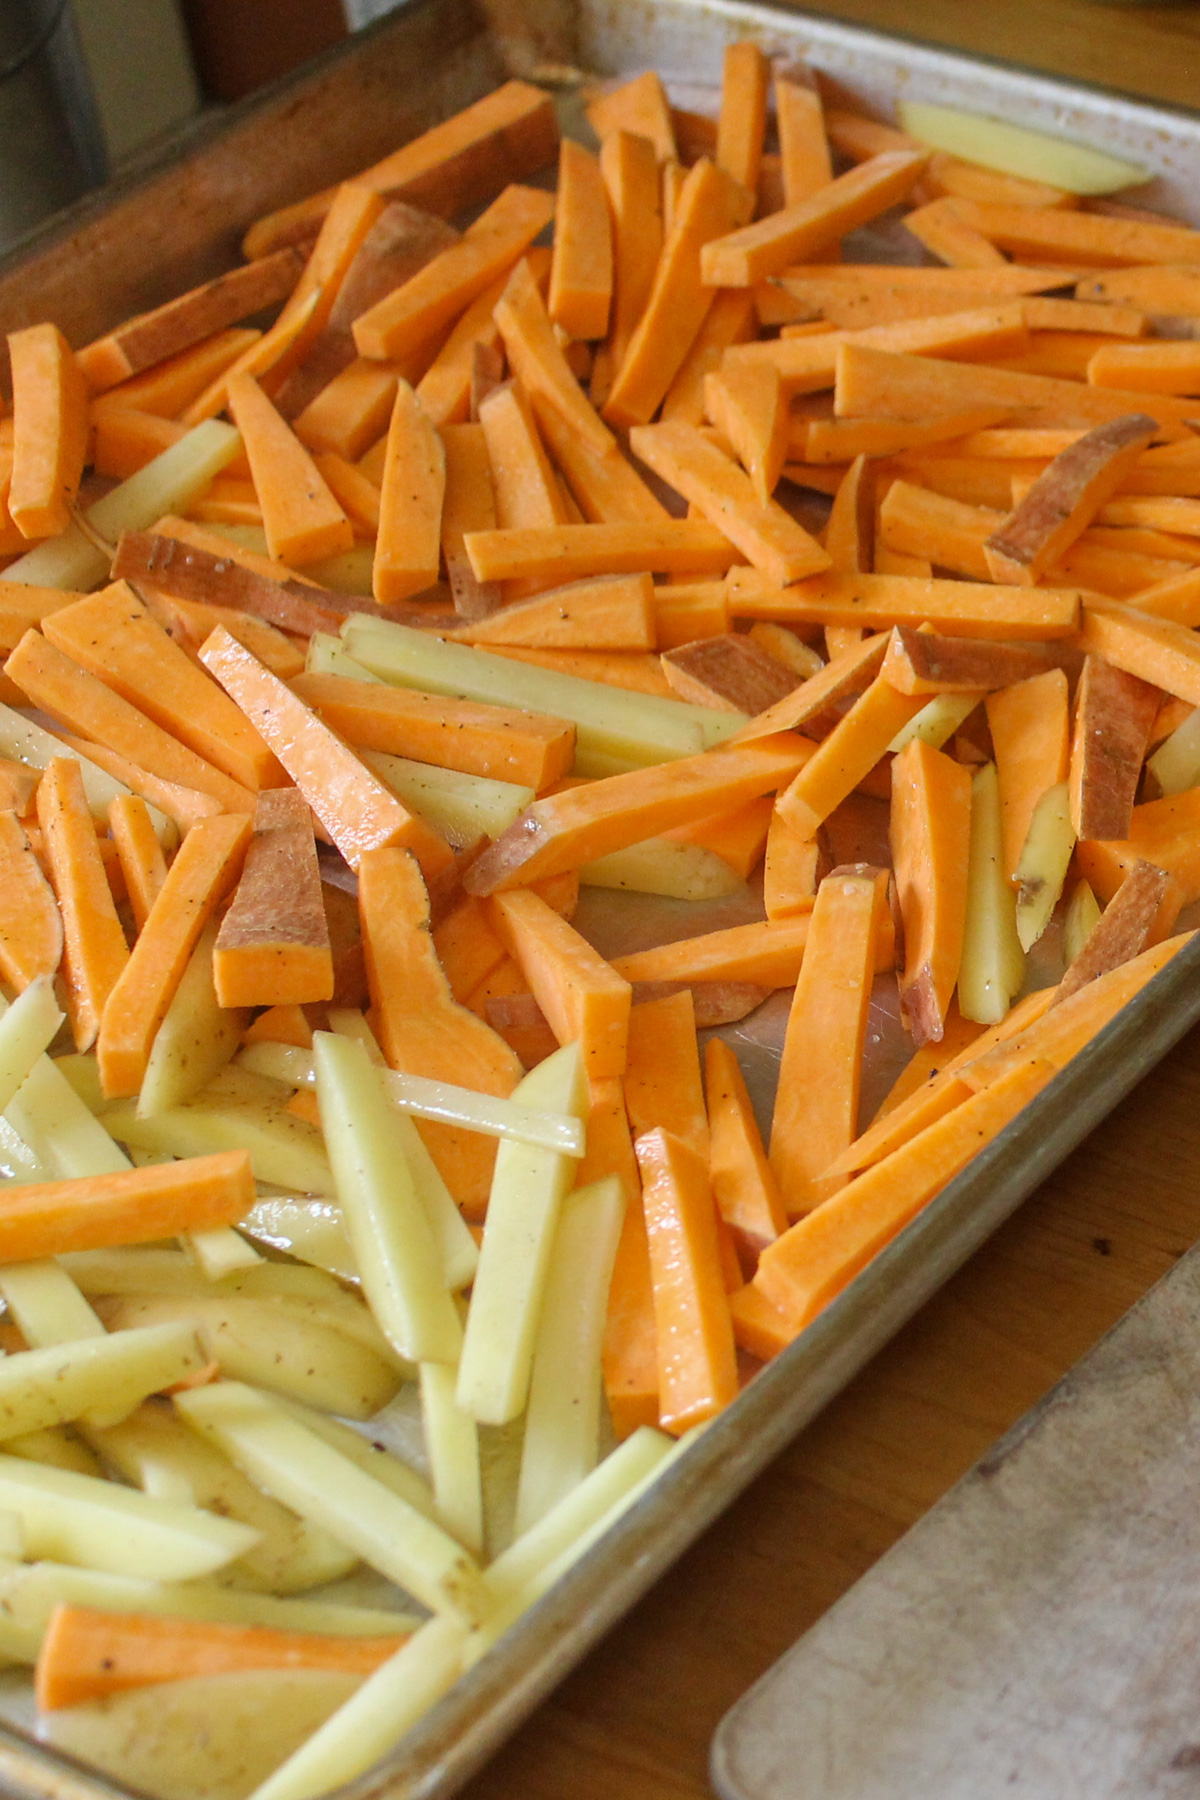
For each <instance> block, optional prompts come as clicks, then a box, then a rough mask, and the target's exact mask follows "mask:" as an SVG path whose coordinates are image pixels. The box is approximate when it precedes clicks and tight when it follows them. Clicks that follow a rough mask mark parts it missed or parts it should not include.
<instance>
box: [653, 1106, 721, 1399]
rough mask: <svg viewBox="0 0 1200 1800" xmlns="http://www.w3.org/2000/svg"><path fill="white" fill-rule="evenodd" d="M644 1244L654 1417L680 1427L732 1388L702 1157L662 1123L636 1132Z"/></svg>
mask: <svg viewBox="0 0 1200 1800" xmlns="http://www.w3.org/2000/svg"><path fill="white" fill-rule="evenodd" d="M634 1148H635V1150H636V1152H637V1158H638V1164H639V1166H640V1168H641V1171H642V1205H643V1208H644V1211H645V1217H646V1231H647V1236H648V1238H649V1245H650V1271H651V1278H652V1281H653V1288H654V1320H655V1335H656V1340H657V1352H658V1380H659V1394H660V1411H659V1423H660V1425H661V1426H662V1427H663V1429H664V1430H665V1431H671V1432H674V1433H676V1434H678V1433H681V1432H683V1431H686V1430H687V1429H688V1428H689V1426H692V1425H697V1424H699V1423H701V1421H702V1420H704V1419H709V1418H712V1417H713V1415H714V1414H715V1413H718V1412H720V1410H721V1408H722V1407H723V1406H725V1405H727V1404H728V1402H729V1401H730V1400H731V1399H732V1398H733V1396H734V1394H736V1392H737V1362H736V1357H735V1355H734V1347H733V1327H732V1323H731V1321H730V1317H729V1303H728V1300H727V1299H726V1294H725V1284H724V1279H723V1275H722V1270H721V1256H720V1249H719V1246H718V1241H717V1211H716V1206H715V1204H714V1201H713V1195H712V1187H711V1185H710V1183H709V1179H708V1168H707V1165H706V1163H705V1162H704V1160H703V1158H702V1157H700V1156H698V1155H697V1154H696V1152H695V1151H694V1150H692V1149H690V1148H689V1147H688V1145H687V1144H685V1143H683V1142H682V1141H681V1140H680V1139H679V1138H676V1137H675V1136H674V1135H673V1134H672V1133H671V1132H668V1131H662V1130H657V1131H651V1132H647V1133H646V1134H645V1135H644V1136H643V1137H640V1138H638V1139H637V1140H636V1142H635V1145H634Z"/></svg>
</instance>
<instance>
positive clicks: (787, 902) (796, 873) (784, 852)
mask: <svg viewBox="0 0 1200 1800" xmlns="http://www.w3.org/2000/svg"><path fill="white" fill-rule="evenodd" d="M828 860H829V859H828V857H827V856H825V855H824V854H823V852H822V849H821V844H820V842H819V840H818V839H817V838H801V837H797V836H796V833H795V832H794V831H793V830H792V828H791V826H790V825H788V824H787V823H786V822H785V821H784V820H783V819H781V818H780V816H779V814H778V813H777V812H773V813H772V815H771V823H770V827H769V829H768V831H767V853H766V860H765V862H764V864H763V906H764V908H765V910H766V914H767V918H768V919H772V920H774V919H794V918H796V917H797V916H798V915H799V914H801V913H807V912H811V911H812V903H813V900H814V899H815V897H816V892H817V883H818V882H819V880H820V879H821V877H822V875H827V874H828V873H829V868H828ZM822 864H824V865H825V866H824V867H823V866H822Z"/></svg>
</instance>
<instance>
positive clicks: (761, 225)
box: [701, 150, 929, 287]
mask: <svg viewBox="0 0 1200 1800" xmlns="http://www.w3.org/2000/svg"><path fill="white" fill-rule="evenodd" d="M928 160H929V159H928V154H927V152H925V151H920V150H916V151H914V150H898V151H885V152H884V154H883V155H881V156H878V157H873V158H872V159H871V161H870V162H866V163H863V164H862V165H861V166H860V167H859V168H857V169H851V170H850V172H849V173H848V174H846V175H839V176H838V177H837V179H836V180H835V181H831V182H830V183H829V185H828V187H825V188H820V189H818V190H817V192H816V193H815V194H813V195H811V196H810V197H809V198H808V199H807V200H802V201H801V202H800V203H799V205H797V206H791V207H788V208H786V209H785V211H783V212H781V213H772V214H770V215H769V216H768V217H767V218H765V219H759V220H758V221H757V222H756V223H755V224H753V225H745V226H743V227H742V228H741V230H739V231H734V232H730V233H727V234H726V235H725V236H724V237H720V238H718V239H717V240H716V241H715V242H713V243H711V244H710V245H708V246H707V247H706V248H705V250H704V251H703V254H702V261H701V268H702V270H703V278H704V280H705V281H706V282H708V283H709V284H710V285H711V286H713V287H750V286H751V285H752V283H754V282H756V281H762V280H764V279H765V278H766V277H767V276H768V275H777V274H778V273H779V272H780V270H782V269H786V268H788V267H789V266H790V265H791V264H793V263H797V262H803V261H804V260H805V259H806V258H812V257H813V256H814V255H816V254H819V252H821V251H822V250H824V249H826V248H827V247H828V246H829V245H830V244H832V243H835V242H836V241H837V239H838V238H840V237H842V236H843V235H844V234H845V233H846V232H847V231H853V230H854V228H855V227H856V226H858V225H865V224H866V222H867V220H868V219H873V218H876V217H877V216H878V215H879V214H880V213H881V212H886V211H887V209H888V207H889V206H894V205H895V204H896V202H897V201H899V200H903V198H904V196H905V195H906V194H907V193H908V192H909V190H910V189H911V188H912V186H913V183H914V182H915V181H916V180H917V178H918V176H919V175H920V173H921V171H922V169H923V168H924V167H925V164H926V162H927V161H928Z"/></svg>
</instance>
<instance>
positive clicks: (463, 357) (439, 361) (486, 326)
mask: <svg viewBox="0 0 1200 1800" xmlns="http://www.w3.org/2000/svg"><path fill="white" fill-rule="evenodd" d="M540 254H543V253H541V252H539V251H536V250H531V251H530V252H529V254H528V256H526V257H525V258H523V260H524V261H526V262H528V261H529V260H530V259H531V258H532V257H535V256H539V255H540ZM544 254H545V255H546V256H547V257H548V256H549V254H550V253H549V251H546V252H544ZM517 267H518V268H519V267H520V264H519V263H518V265H517ZM507 280H508V277H507V276H504V275H502V276H501V277H500V278H499V279H498V280H496V281H494V282H493V283H492V284H491V286H490V287H487V288H485V289H484V291H483V293H482V294H477V295H476V297H475V299H474V300H472V302H471V304H470V306H468V308H467V310H466V311H465V312H464V313H463V315H462V317H461V318H460V319H459V320H458V323H457V324H456V325H455V326H454V329H453V330H452V331H451V332H450V335H449V336H448V337H447V338H446V340H445V342H444V343H443V344H442V346H441V348H440V349H439V350H438V353H437V355H436V356H435V357H434V359H433V361H432V362H431V363H430V365H429V367H428V368H427V369H426V371H425V373H424V374H423V375H422V376H421V379H420V380H419V381H418V382H417V383H416V391H417V395H418V397H419V399H420V401H421V405H422V406H423V407H424V408H425V412H426V415H427V416H428V418H429V419H430V420H431V421H432V423H433V424H434V425H436V426H437V427H438V429H439V430H441V428H442V427H443V426H444V425H462V424H465V423H466V422H467V421H468V419H469V417H470V411H471V375H472V370H473V368H474V362H475V349H476V346H477V345H481V346H482V347H483V349H484V350H486V351H491V350H495V349H496V348H497V346H498V345H499V343H500V329H499V326H498V325H497V324H496V321H495V319H494V318H493V317H492V313H493V310H494V308H495V305H496V302H497V301H498V300H499V298H500V296H501V294H502V293H503V292H504V288H505V284H506V282H507ZM356 366H357V367H358V368H361V369H363V370H364V371H365V370H367V369H375V370H383V369H386V368H388V367H389V366H390V365H389V364H387V363H372V362H370V361H368V360H367V359H366V358H363V359H360V361H359V363H358V364H357V365H356ZM364 379H365V376H364ZM319 402H320V396H319V395H318V397H317V399H316V400H314V401H313V402H312V406H313V407H316V406H317V405H319ZM310 410H311V408H310ZM390 411H391V407H390V405H389V407H388V409H387V413H390ZM387 413H385V415H384V418H383V419H382V421H381V422H380V426H379V429H380V430H383V429H384V428H386V425H387ZM296 425H297V430H299V427H300V420H297V421H296ZM363 448H364V449H365V448H366V443H365V442H364V444H363Z"/></svg>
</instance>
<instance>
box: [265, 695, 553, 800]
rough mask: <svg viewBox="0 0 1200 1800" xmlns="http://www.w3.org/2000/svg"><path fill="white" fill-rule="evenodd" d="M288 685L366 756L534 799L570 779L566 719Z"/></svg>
mask: <svg viewBox="0 0 1200 1800" xmlns="http://www.w3.org/2000/svg"><path fill="white" fill-rule="evenodd" d="M291 685H292V692H293V693H295V694H296V695H298V696H299V698H300V699H301V700H303V701H304V702H305V704H306V705H308V706H312V707H314V708H315V709H316V710H317V712H319V713H320V715H321V717H322V718H323V719H325V721H326V722H327V723H328V724H329V725H330V726H332V728H333V730H334V731H336V732H337V733H338V735H339V736H340V737H343V738H345V739H346V740H347V741H348V742H349V743H351V744H358V745H361V746H362V748H363V749H366V750H386V751H389V752H390V753H391V754H392V755H394V756H407V757H411V758H412V759H413V760H414V761H416V762H432V763H438V764H440V765H441V766H442V767H443V768H447V769H461V770H462V772H463V773H464V774H467V775H485V776H488V777H489V778H490V779H492V780H494V781H512V782H517V783H518V784H520V785H523V786H526V787H532V788H535V789H537V791H538V792H539V793H540V792H541V790H542V789H543V788H547V787H551V786H552V785H553V784H554V782H556V781H559V780H560V779H561V778H562V777H563V776H564V775H566V774H568V773H569V771H570V768H571V764H572V762H573V761H574V759H575V732H574V729H573V727H572V726H571V725H570V724H569V723H568V721H567V720H565V719H548V718H541V717H539V716H538V715H537V714H536V713H532V712H518V711H516V710H513V709H509V708H506V707H500V706H484V705H480V704H477V703H476V702H474V701H471V700H451V699H446V700H442V699H438V698H436V697H434V696H432V695H429V694H418V693H413V692H411V691H410V690H408V689H406V688H394V687H387V686H385V685H384V683H383V682H366V681H350V680H348V679H347V678H346V677H345V676H344V675H299V676H297V677H296V679H295V681H294V682H293V683H292V684H291Z"/></svg>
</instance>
